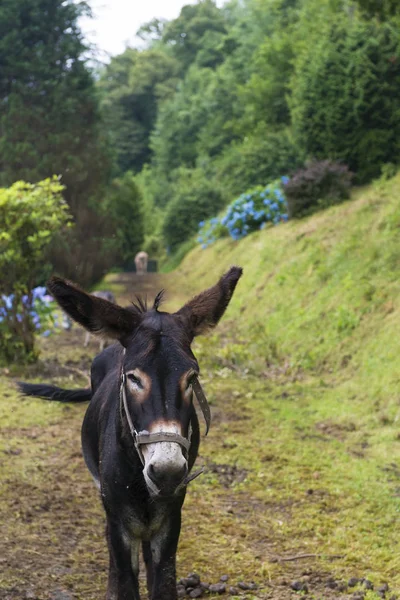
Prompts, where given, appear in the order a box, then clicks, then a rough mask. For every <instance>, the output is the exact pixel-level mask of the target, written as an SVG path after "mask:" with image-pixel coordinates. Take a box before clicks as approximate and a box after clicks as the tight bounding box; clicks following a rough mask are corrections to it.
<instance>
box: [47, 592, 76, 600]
mask: <svg viewBox="0 0 400 600" xmlns="http://www.w3.org/2000/svg"><path fill="white" fill-rule="evenodd" d="M50 599H51V600H74V598H73V596H71V594H70V593H69V592H66V591H65V590H55V591H54V592H53V593H52V594H51V596H50Z"/></svg>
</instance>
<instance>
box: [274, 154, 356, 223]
mask: <svg viewBox="0 0 400 600" xmlns="http://www.w3.org/2000/svg"><path fill="white" fill-rule="evenodd" d="M351 179H352V173H350V171H349V170H348V168H347V167H346V166H345V165H340V164H338V163H335V162H332V161H330V160H323V161H318V162H313V163H311V164H310V165H309V166H307V167H306V168H305V169H300V170H299V171H297V172H296V173H295V174H294V175H293V176H292V177H291V178H290V179H289V180H288V181H287V182H286V184H285V185H284V190H285V195H286V199H287V204H288V211H289V216H290V218H293V217H301V216H304V215H307V214H311V213H312V212H315V211H316V210H318V209H319V208H326V207H328V206H331V205H333V204H338V203H339V202H341V201H342V200H346V199H347V198H349V196H350V188H351Z"/></svg>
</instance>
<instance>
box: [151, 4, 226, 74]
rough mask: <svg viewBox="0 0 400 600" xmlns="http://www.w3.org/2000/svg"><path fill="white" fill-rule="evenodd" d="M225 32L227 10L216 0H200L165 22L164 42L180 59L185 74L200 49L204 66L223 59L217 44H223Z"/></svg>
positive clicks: (213, 64)
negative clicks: (175, 17) (216, 2)
mask: <svg viewBox="0 0 400 600" xmlns="http://www.w3.org/2000/svg"><path fill="white" fill-rule="evenodd" d="M226 33H227V23H226V19H225V16H224V12H223V11H222V10H220V9H219V8H218V7H217V6H216V4H215V2H213V0H200V1H199V2H197V4H188V5H186V6H184V7H183V8H182V10H181V13H180V15H179V17H178V18H177V19H174V20H173V21H170V22H169V23H167V24H166V25H165V27H164V28H163V35H162V42H163V43H164V44H165V45H166V46H167V47H169V48H170V49H171V52H172V53H173V55H174V56H175V57H176V58H177V59H178V60H179V62H180V64H181V72H182V74H184V73H185V72H186V71H187V69H188V68H189V67H190V65H191V64H193V63H194V62H195V61H196V57H197V56H198V54H199V53H200V52H201V53H202V55H203V56H202V58H200V65H201V66H205V67H206V66H215V65H216V64H218V63H219V62H220V61H221V60H223V57H224V53H223V52H221V51H220V50H218V45H220V44H223V38H224V35H226Z"/></svg>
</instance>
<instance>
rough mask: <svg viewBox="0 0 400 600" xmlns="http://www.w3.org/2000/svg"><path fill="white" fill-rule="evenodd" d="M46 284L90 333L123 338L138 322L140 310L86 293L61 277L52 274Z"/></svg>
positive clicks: (67, 310)
mask: <svg viewBox="0 0 400 600" xmlns="http://www.w3.org/2000/svg"><path fill="white" fill-rule="evenodd" d="M47 288H48V290H49V292H50V293H51V294H52V295H53V296H54V298H55V299H56V300H57V302H58V304H59V305H60V306H61V308H62V309H63V310H64V311H65V312H66V313H67V314H68V315H69V316H70V317H71V318H72V319H74V321H76V322H77V323H79V324H80V325H82V326H83V327H84V328H85V329H87V331H89V332H90V333H93V334H98V335H103V336H105V337H109V338H112V339H116V340H122V339H123V338H125V337H126V336H128V335H130V334H131V333H132V332H133V330H134V329H135V328H136V327H137V326H138V324H139V321H140V315H139V314H136V313H134V312H131V311H130V310H127V309H126V308H122V307H121V306H117V305H116V304H113V303H112V302H108V300H103V299H102V298H96V297H95V296H92V295H91V294H87V293H86V292H84V291H83V290H81V289H79V288H78V287H77V286H75V285H74V284H72V283H71V282H69V281H66V280H65V279H61V278H60V277H52V278H51V279H50V280H49V281H48V282H47Z"/></svg>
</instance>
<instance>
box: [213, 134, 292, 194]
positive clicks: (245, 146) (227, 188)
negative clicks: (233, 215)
mask: <svg viewBox="0 0 400 600" xmlns="http://www.w3.org/2000/svg"><path fill="white" fill-rule="evenodd" d="M302 164H303V160H302V156H301V155H300V154H299V151H298V150H297V148H296V147H295V145H294V143H293V140H292V138H291V134H290V132H289V130H287V129H281V130H279V131H267V130H264V129H263V130H262V131H258V132H257V133H256V134H253V135H251V136H249V137H247V138H245V139H244V141H242V142H237V143H234V144H231V146H229V147H228V148H227V149H226V150H225V151H224V152H223V153H222V155H221V156H220V157H218V158H217V159H216V161H215V166H214V168H213V170H214V176H215V179H216V180H217V181H218V182H219V183H220V184H221V186H222V187H223V190H224V196H225V199H226V200H227V201H230V200H231V199H232V198H234V197H236V196H239V195H240V194H242V193H244V192H245V191H246V190H248V189H250V188H253V187H254V186H255V185H265V182H266V181H273V180H274V179H278V178H279V177H280V176H281V175H282V173H288V172H291V171H294V170H295V169H297V168H299V167H300V166H301V165H302Z"/></svg>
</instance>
